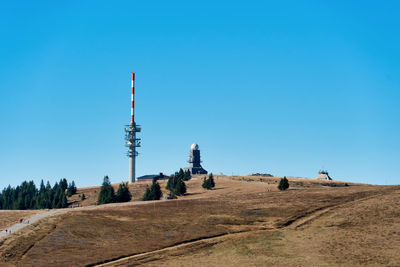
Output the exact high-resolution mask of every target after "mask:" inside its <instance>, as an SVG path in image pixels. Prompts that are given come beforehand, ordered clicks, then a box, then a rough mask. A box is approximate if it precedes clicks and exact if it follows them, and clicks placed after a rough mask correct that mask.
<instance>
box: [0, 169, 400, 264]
mask: <svg viewBox="0 0 400 267" xmlns="http://www.w3.org/2000/svg"><path fill="white" fill-rule="evenodd" d="M201 178H202V177H201V176H199V177H195V178H193V179H192V180H191V181H189V182H188V183H187V185H188V195H187V196H185V197H182V198H180V199H178V200H168V201H155V202H140V201H133V202H130V203H124V204H109V205H103V206H89V207H83V208H76V209H66V210H65V212H64V213H62V214H61V215H58V216H54V217H49V218H46V219H45V220H43V221H41V222H39V223H36V224H33V225H30V226H28V227H27V229H24V230H22V231H21V232H20V233H18V234H16V235H12V236H9V237H8V238H7V239H6V240H3V241H1V243H0V245H1V247H0V262H2V263H6V264H11V265H14V264H15V265H23V264H31V265H35V266H48V265H57V266H71V265H74V266H86V265H96V264H101V263H107V262H108V263H109V264H110V265H122V266H125V265H131V264H140V263H142V264H150V265H151V264H154V265H160V264H165V265H187V264H188V263H189V262H195V263H196V265H199V264H202V265H212V266H219V265H221V264H222V263H223V265H237V264H238V263H239V264H246V265H249V264H253V265H265V263H267V262H268V263H271V264H277V265H310V264H317V265H320V264H321V265H323V264H327V265H340V264H346V263H351V264H352V265H363V264H365V263H367V264H384V265H396V264H397V265H398V264H400V259H399V256H397V255H399V253H398V252H400V251H399V249H398V248H399V247H400V241H399V233H400V231H399V225H400V222H399V219H398V218H399V217H400V216H398V215H399V214H398V213H397V209H396V208H397V207H396V205H397V204H396V203H399V192H400V187H396V186H370V185H355V184H349V185H350V186H345V184H344V183H340V182H331V183H328V182H320V181H319V182H318V181H315V180H310V179H297V178H289V181H290V183H291V188H290V190H288V191H286V192H279V191H278V190H277V189H276V185H277V183H278V181H279V179H277V178H262V177H261V178H260V177H237V176H236V177H225V176H217V177H216V184H217V187H216V189H215V190H211V191H206V190H204V189H202V188H201V182H202V180H201ZM136 186H137V187H141V188H142V189H143V185H139V184H136V185H134V187H136ZM144 188H145V186H144ZM136 189H138V188H136ZM142 189H140V190H142ZM267 189H268V190H267ZM138 190H139V189H138ZM94 191H95V190H94V189H93V192H94ZM78 192H79V191H78ZM87 192H89V191H87ZM380 225H384V227H378V226H380ZM372 241H374V242H375V243H376V244H375V245H373V246H372V245H370V244H371V242H372ZM387 248H389V249H387ZM371 250H374V253H371ZM176 256H179V257H176Z"/></svg>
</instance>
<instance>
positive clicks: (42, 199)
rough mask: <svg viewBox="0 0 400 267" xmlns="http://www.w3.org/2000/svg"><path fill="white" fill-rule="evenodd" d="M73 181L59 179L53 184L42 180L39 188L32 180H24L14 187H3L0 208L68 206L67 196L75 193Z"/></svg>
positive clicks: (54, 207)
mask: <svg viewBox="0 0 400 267" xmlns="http://www.w3.org/2000/svg"><path fill="white" fill-rule="evenodd" d="M76 190H77V189H76V186H75V182H74V181H72V183H70V184H68V181H67V179H65V178H64V179H61V180H60V181H59V182H56V183H55V184H54V186H51V185H50V182H49V181H47V183H46V185H45V184H44V181H43V180H42V181H41V182H40V186H39V188H37V187H36V185H35V183H34V182H33V181H29V182H27V181H24V182H22V183H21V185H18V186H16V187H11V185H9V186H8V187H6V188H4V189H3V191H2V192H1V193H0V209H3V210H27V209H58V208H66V207H67V206H68V201H67V196H72V195H73V194H75V193H76Z"/></svg>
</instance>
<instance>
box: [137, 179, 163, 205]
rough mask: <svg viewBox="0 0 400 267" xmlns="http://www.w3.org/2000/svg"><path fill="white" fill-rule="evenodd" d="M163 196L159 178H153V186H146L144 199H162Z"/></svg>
mask: <svg viewBox="0 0 400 267" xmlns="http://www.w3.org/2000/svg"><path fill="white" fill-rule="evenodd" d="M161 197H162V192H161V187H160V185H159V184H158V182H157V180H156V179H153V183H152V185H151V187H150V188H149V187H147V188H146V192H145V193H144V196H143V198H142V200H144V201H148V200H160V198H161Z"/></svg>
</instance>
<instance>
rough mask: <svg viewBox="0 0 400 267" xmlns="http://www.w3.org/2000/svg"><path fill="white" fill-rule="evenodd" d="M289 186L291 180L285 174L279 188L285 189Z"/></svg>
mask: <svg viewBox="0 0 400 267" xmlns="http://www.w3.org/2000/svg"><path fill="white" fill-rule="evenodd" d="M288 188H289V181H288V179H287V178H286V176H285V177H283V178H282V179H281V180H280V181H279V185H278V189H279V190H281V191H284V190H286V189H288Z"/></svg>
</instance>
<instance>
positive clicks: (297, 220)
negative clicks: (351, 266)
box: [86, 191, 390, 267]
mask: <svg viewBox="0 0 400 267" xmlns="http://www.w3.org/2000/svg"><path fill="white" fill-rule="evenodd" d="M389 192H390V191H389ZM386 193H388V192H385V193H379V194H375V195H372V196H366V197H361V198H358V199H352V200H349V201H346V202H343V203H338V204H336V205H327V206H324V207H320V208H317V209H315V210H311V211H309V212H307V213H305V214H303V215H302V216H298V217H294V218H288V219H287V220H286V221H285V222H283V223H279V224H278V225H276V226H275V227H273V228H267V227H260V228H258V229H257V228H255V229H244V230H239V231H238V232H234V233H224V234H219V235H216V236H208V237H203V238H197V239H194V240H186V241H183V242H180V243H177V244H173V245H171V246H168V247H164V248H161V249H157V250H153V251H147V252H143V253H137V254H132V255H125V256H120V257H117V258H114V259H109V260H106V261H103V262H98V263H94V264H89V265H86V266H88V267H89V266H90V267H91V266H101V267H106V266H126V265H137V264H139V265H140V264H145V263H148V262H151V261H155V260H159V259H161V258H162V257H164V256H168V254H174V255H176V254H175V253H176V252H177V251H180V252H182V251H184V250H185V249H190V250H194V249H201V248H205V247H210V246H213V245H216V244H218V243H220V242H223V241H224V240H227V239H229V238H231V237H234V236H239V235H243V234H246V233H249V232H256V231H258V232H265V231H276V230H283V229H297V228H299V227H302V226H305V225H307V224H309V223H311V222H313V221H314V220H316V219H318V218H320V217H322V216H324V215H327V214H329V213H330V212H331V211H333V210H336V209H340V208H344V207H346V206H349V205H354V204H355V203H357V202H362V201H365V200H369V199H372V198H376V197H379V196H382V195H384V194H386Z"/></svg>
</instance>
